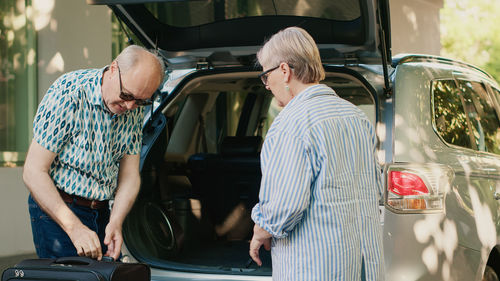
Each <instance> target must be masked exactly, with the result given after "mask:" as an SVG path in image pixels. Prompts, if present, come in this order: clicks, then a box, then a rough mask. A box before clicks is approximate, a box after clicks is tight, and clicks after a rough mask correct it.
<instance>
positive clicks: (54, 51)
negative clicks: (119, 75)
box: [0, 0, 111, 257]
mask: <svg viewBox="0 0 500 281" xmlns="http://www.w3.org/2000/svg"><path fill="white" fill-rule="evenodd" d="M33 4H34V6H35V9H36V11H37V12H36V16H35V18H34V19H33V21H34V25H35V28H36V29H37V48H38V50H37V59H38V97H39V100H41V98H42V97H43V95H44V94H45V92H46V91H47V89H48V88H49V87H50V85H51V84H52V82H53V81H54V80H55V79H56V78H57V77H59V76H60V75H61V74H63V73H65V72H68V71H71V70H76V69H81V68H97V67H102V66H104V65H106V64H108V63H109V62H110V61H111V17H110V15H111V12H110V10H109V9H108V8H107V7H106V6H89V5H87V4H86V3H85V0H33ZM30 129H31V128H30ZM27 198H28V192H27V189H26V187H25V186H24V184H23V182H22V168H21V167H16V168H0V257H4V256H11V255H19V254H28V253H33V252H34V251H35V249H34V246H33V240H32V235H31V224H30V219H29V214H28V206H27Z"/></svg>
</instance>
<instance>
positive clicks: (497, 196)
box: [493, 192, 500, 200]
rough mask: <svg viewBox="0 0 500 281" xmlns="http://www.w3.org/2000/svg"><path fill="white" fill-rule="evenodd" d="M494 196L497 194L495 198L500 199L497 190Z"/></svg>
mask: <svg viewBox="0 0 500 281" xmlns="http://www.w3.org/2000/svg"><path fill="white" fill-rule="evenodd" d="M493 196H495V200H500V193H498V192H495V194H494V195H493Z"/></svg>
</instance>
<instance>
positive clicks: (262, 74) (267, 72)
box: [259, 65, 280, 86]
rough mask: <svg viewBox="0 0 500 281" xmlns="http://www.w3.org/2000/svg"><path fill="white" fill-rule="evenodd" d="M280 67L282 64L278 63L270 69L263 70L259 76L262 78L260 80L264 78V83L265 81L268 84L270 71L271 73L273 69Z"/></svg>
mask: <svg viewBox="0 0 500 281" xmlns="http://www.w3.org/2000/svg"><path fill="white" fill-rule="evenodd" d="M278 67H280V66H279V65H278V66H276V67H273V68H271V69H268V70H266V71H264V72H262V73H261V74H259V78H260V80H262V83H264V85H266V86H267V76H269V73H271V72H272V71H274V70H276V69H278Z"/></svg>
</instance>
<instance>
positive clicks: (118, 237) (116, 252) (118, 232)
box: [104, 222, 123, 260]
mask: <svg viewBox="0 0 500 281" xmlns="http://www.w3.org/2000/svg"><path fill="white" fill-rule="evenodd" d="M104 244H106V246H108V251H107V252H106V256H110V257H112V258H113V259H115V260H118V258H119V257H120V252H121V249H122V244H123V236H122V227H121V225H117V224H114V223H112V222H110V223H109V224H108V225H107V226H106V237H105V238H104Z"/></svg>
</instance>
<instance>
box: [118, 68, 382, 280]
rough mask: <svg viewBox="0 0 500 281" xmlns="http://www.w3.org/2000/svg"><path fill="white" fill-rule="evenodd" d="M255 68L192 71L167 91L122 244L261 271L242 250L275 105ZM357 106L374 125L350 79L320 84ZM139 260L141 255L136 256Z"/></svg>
mask: <svg viewBox="0 0 500 281" xmlns="http://www.w3.org/2000/svg"><path fill="white" fill-rule="evenodd" d="M257 74H258V73H255V72H243V73H224V74H213V75H206V76H201V77H196V78H193V79H192V80H190V81H189V82H187V83H185V84H184V86H183V87H182V88H181V89H175V90H174V91H173V92H172V93H170V95H175V96H174V97H173V99H172V102H170V103H169V104H168V106H167V107H166V108H164V109H163V110H162V114H163V115H164V116H165V117H166V125H165V126H164V128H163V130H162V132H161V135H160V136H159V137H158V139H157V140H156V141H155V143H154V145H153V146H152V148H151V150H150V151H149V153H148V155H147V157H146V160H145V164H144V166H143V169H142V172H141V176H142V187H141V192H140V194H139V196H138V199H137V201H136V203H135V205H134V207H133V209H132V210H131V212H130V214H129V216H128V217H127V220H126V222H125V225H124V230H123V233H124V239H125V243H126V245H127V248H128V249H129V251H131V253H133V255H134V256H136V257H138V259H139V260H140V261H143V262H148V263H150V264H154V265H155V266H160V267H165V268H172V267H176V268H182V269H183V270H190V269H191V270H192V271H203V272H218V273H220V272H226V273H231V272H237V273H238V274H245V273H247V274H252V275H260V274H262V275H269V274H270V273H271V257H270V253H269V252H267V251H264V250H263V249H262V251H261V258H262V261H263V266H262V267H258V266H257V265H256V264H255V263H253V262H252V261H251V259H250V257H249V255H248V249H249V242H250V240H251V238H252V229H253V222H252V220H251V210H252V208H253V206H254V205H255V204H256V203H257V202H258V195H259V187H260V178H261V171H260V159H259V153H260V150H261V147H262V144H263V140H264V138H265V135H266V133H267V131H268V129H269V127H270V125H271V123H272V121H273V120H274V118H275V117H276V116H277V115H278V114H279V112H280V110H281V108H280V107H279V106H278V105H277V103H276V101H275V100H274V99H273V96H272V94H271V92H270V91H268V90H266V89H265V87H264V85H263V84H262V82H261V81H260V79H258V78H256V77H257ZM322 83H325V84H327V85H328V86H330V87H332V88H333V89H334V90H335V91H336V93H337V94H338V95H339V96H341V97H342V98H344V99H347V100H349V101H350V102H352V103H353V104H355V105H357V106H359V107H360V108H361V109H362V110H363V111H364V112H365V113H366V114H367V116H368V117H369V119H370V120H371V121H372V122H373V124H375V121H376V118H375V116H376V107H375V101H374V99H373V97H372V96H371V94H370V92H369V91H368V89H366V88H365V87H364V86H363V84H362V83H361V82H360V81H358V80H357V79H355V78H353V77H351V76H349V75H346V74H341V73H337V74H334V73H330V74H327V78H326V79H325V80H324V81H323V82H322ZM141 259H142V260H141Z"/></svg>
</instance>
